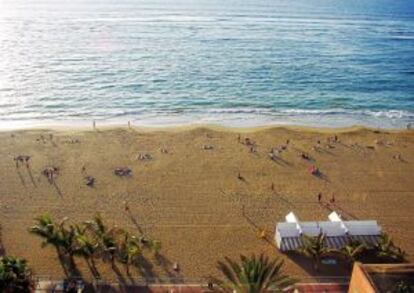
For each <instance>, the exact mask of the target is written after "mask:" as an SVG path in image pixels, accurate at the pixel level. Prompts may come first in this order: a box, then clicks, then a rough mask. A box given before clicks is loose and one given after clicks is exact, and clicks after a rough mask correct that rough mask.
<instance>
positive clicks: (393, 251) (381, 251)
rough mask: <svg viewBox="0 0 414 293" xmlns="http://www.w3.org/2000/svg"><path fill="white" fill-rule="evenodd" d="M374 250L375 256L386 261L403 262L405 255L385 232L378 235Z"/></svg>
mask: <svg viewBox="0 0 414 293" xmlns="http://www.w3.org/2000/svg"><path fill="white" fill-rule="evenodd" d="M374 250H375V253H376V255H377V257H379V258H380V259H384V260H386V261H393V262H404V261H405V260H406V257H407V253H406V252H405V251H404V250H402V249H401V248H400V247H398V246H396V245H395V244H394V242H393V241H392V239H391V237H390V236H389V235H388V234H386V233H382V234H381V235H380V237H379V241H378V243H377V245H376V246H375V247H374Z"/></svg>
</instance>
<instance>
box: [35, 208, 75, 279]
mask: <svg viewBox="0 0 414 293" xmlns="http://www.w3.org/2000/svg"><path fill="white" fill-rule="evenodd" d="M35 220H36V221H37V224H36V225H34V226H32V227H31V228H30V229H29V231H30V232H31V233H33V234H35V235H37V236H39V237H41V238H43V242H42V247H45V246H47V245H49V244H51V245H53V246H54V247H55V249H56V252H57V254H58V257H59V260H60V262H61V264H62V267H63V269H64V271H65V273H66V274H68V273H70V274H73V275H78V271H77V270H76V266H75V262H74V259H73V255H74V240H75V234H76V233H75V227H74V226H73V225H70V226H69V227H68V228H67V227H66V225H65V223H66V220H67V218H64V219H63V220H62V221H61V222H60V223H59V224H56V223H55V222H54V221H53V220H52V218H51V217H50V215H49V214H43V215H40V216H39V217H37V218H35Z"/></svg>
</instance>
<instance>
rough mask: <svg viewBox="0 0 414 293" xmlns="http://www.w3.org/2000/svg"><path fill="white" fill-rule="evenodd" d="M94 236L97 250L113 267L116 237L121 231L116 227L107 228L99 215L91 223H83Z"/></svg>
mask: <svg viewBox="0 0 414 293" xmlns="http://www.w3.org/2000/svg"><path fill="white" fill-rule="evenodd" d="M85 224H86V227H88V228H89V229H90V230H91V231H92V232H93V233H94V235H95V238H96V239H95V240H96V241H97V243H98V244H99V248H100V249H101V250H102V252H103V253H104V254H106V255H107V256H108V257H109V260H110V262H111V265H112V267H114V266H115V254H116V251H117V236H118V235H119V234H121V233H123V231H122V230H121V229H118V228H116V227H113V228H108V227H107V226H106V225H105V224H104V222H103V220H102V217H101V215H100V214H97V215H96V216H95V217H94V219H93V220H92V221H88V222H86V223H85Z"/></svg>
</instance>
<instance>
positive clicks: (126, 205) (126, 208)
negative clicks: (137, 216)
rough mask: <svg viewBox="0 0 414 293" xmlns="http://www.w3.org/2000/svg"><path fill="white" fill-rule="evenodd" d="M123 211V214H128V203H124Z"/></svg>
mask: <svg viewBox="0 0 414 293" xmlns="http://www.w3.org/2000/svg"><path fill="white" fill-rule="evenodd" d="M124 209H125V212H127V213H128V212H129V205H128V203H127V201H124Z"/></svg>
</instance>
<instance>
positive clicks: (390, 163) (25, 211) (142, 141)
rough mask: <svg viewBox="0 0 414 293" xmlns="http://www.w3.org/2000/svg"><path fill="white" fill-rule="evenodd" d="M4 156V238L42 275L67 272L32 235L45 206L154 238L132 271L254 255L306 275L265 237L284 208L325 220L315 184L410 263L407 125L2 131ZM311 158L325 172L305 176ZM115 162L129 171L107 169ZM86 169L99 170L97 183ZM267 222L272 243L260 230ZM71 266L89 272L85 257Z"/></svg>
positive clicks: (411, 150)
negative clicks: (157, 249) (54, 171)
mask: <svg viewBox="0 0 414 293" xmlns="http://www.w3.org/2000/svg"><path fill="white" fill-rule="evenodd" d="M239 135H240V137H239ZM335 135H336V136H337V138H338V141H336V142H335V141H333V137H334V136H335ZM246 138H248V140H246ZM328 138H330V141H329V142H328ZM239 140H240V141H239ZM318 141H320V143H318ZM249 144H252V145H249ZM272 148H273V149H274V150H275V152H276V153H277V158H276V159H275V160H272V159H271V158H270V156H269V152H270V151H271V149H272ZM276 150H280V153H279V152H277V151H276ZM0 153H1V156H0V171H1V174H2V176H0V224H1V242H2V245H3V247H4V250H5V251H6V252H7V254H12V255H18V256H20V257H24V258H27V260H28V261H29V263H30V265H31V266H32V267H33V269H34V271H35V273H36V274H37V275H40V276H49V277H51V278H60V277H63V271H62V269H61V266H60V264H59V262H58V259H57V257H56V253H55V250H54V249H53V247H46V248H41V245H40V244H41V240H40V239H39V238H38V237H36V236H34V235H31V234H30V233H29V232H28V228H29V227H30V226H31V225H33V223H34V221H33V218H34V217H36V216H38V215H39V214H41V213H44V212H48V213H50V214H51V215H52V216H53V217H54V218H55V219H56V220H61V219H63V218H64V217H69V222H82V221H85V220H88V219H90V218H92V217H93V216H94V214H95V213H97V212H100V213H101V214H102V216H103V218H104V219H105V220H106V222H107V223H108V224H110V225H112V224H114V225H118V226H119V227H124V228H126V229H128V230H129V231H130V232H132V233H137V234H139V230H142V231H143V232H144V233H145V234H146V235H149V236H151V237H153V238H155V239H159V240H160V241H161V243H162V250H161V256H162V257H161V258H157V259H154V257H153V256H151V255H147V256H146V257H145V261H146V262H145V263H144V265H143V267H142V268H141V269H137V268H134V269H133V270H132V272H133V275H134V276H137V277H138V276H142V277H146V278H148V279H150V280H155V279H157V278H158V279H163V278H167V277H174V278H176V279H180V278H182V279H184V280H189V281H192V280H195V281H196V280H199V279H204V278H206V277H208V276H209V275H214V274H216V273H217V271H216V268H215V264H216V262H217V261H218V260H220V259H222V258H223V257H224V256H230V257H237V256H238V255H239V254H241V253H244V254H250V253H261V252H264V253H266V254H268V255H271V256H281V257H283V258H285V260H286V270H287V272H288V273H290V274H292V275H296V276H300V277H307V276H309V272H308V270H307V268H306V267H304V266H303V265H301V264H298V263H297V262H295V261H294V260H292V259H290V258H289V257H286V256H284V255H282V254H281V253H279V252H278V250H277V249H276V248H275V246H274V241H273V234H274V229H275V225H276V223H277V222H278V221H284V217H285V215H286V214H287V213H288V212H290V211H294V212H295V213H296V215H297V216H298V217H299V218H300V219H301V220H326V219H327V216H328V214H329V213H330V209H329V208H327V207H326V206H325V205H321V204H319V203H318V200H317V194H318V193H319V192H321V193H322V201H323V202H329V200H330V199H331V197H332V194H334V197H335V204H331V208H332V209H333V210H336V211H338V212H339V213H341V214H342V216H343V217H344V219H373V220H377V221H378V222H379V224H380V225H381V226H382V227H383V229H384V231H386V232H387V233H389V234H390V235H391V236H392V237H393V239H394V240H395V242H396V244H398V245H399V246H401V247H402V248H403V249H404V250H406V251H407V253H408V254H409V258H410V259H411V260H413V258H412V257H413V255H414V226H413V219H414V217H413V213H412V212H413V210H414V201H413V196H414V181H413V178H414V177H413V174H414V131H409V130H401V131H391V130H373V129H365V128H349V129H310V128H299V127H296V128H295V127H292V128H284V127H274V128H257V129H226V128H219V127H190V128H187V127H182V128H170V129H128V128H127V127H123V128H108V129H99V127H98V129H97V130H91V129H89V130H86V129H72V130H67V129H66V130H64V129H55V130H50V129H49V130H44V129H32V130H18V131H3V132H1V133H0ZM302 153H305V154H306V155H308V156H309V160H307V159H304V158H302V156H301V154H302ZM18 155H28V156H30V157H31V159H30V165H29V167H28V168H27V167H26V166H24V165H23V166H20V167H19V168H16V165H15V161H14V160H13V158H14V157H16V156H18ZM140 155H141V156H140ZM312 165H314V166H316V167H318V168H319V169H320V171H321V173H322V175H323V176H322V177H316V176H313V175H311V174H310V173H309V168H310V167H311V166H312ZM47 167H57V168H58V169H59V175H58V176H57V178H56V184H55V185H51V184H49V182H48V180H47V178H46V177H45V176H44V175H43V174H42V171H43V170H44V169H45V168H47ZM118 167H128V168H130V169H131V170H132V175H131V176H129V177H119V176H116V175H114V169H116V168H118ZM239 175H240V176H239ZM86 176H92V177H94V178H95V182H94V186H93V187H90V186H87V185H86V183H85V177H86ZM239 177H241V178H239ZM124 202H127V204H128V206H129V208H130V213H126V212H125V209H124V206H125V203H124ZM263 229H265V230H266V231H267V234H268V239H269V240H270V241H269V242H267V241H264V240H262V239H260V238H259V237H258V234H259V233H260V231H261V230H263ZM175 262H178V263H179V265H180V272H179V273H176V272H174V271H173V270H172V264H173V263H175ZM77 264H78V266H79V269H80V270H81V272H82V273H83V274H84V276H85V277H86V278H89V277H90V276H91V274H90V272H89V270H88V269H87V266H86V265H85V263H84V261H83V260H82V259H80V258H79V259H77ZM121 269H122V266H121ZM98 270H99V271H100V273H101V275H102V278H103V279H108V280H116V279H117V278H118V277H119V276H117V275H116V274H115V273H114V272H113V271H112V270H111V269H110V266H109V265H108V264H104V263H101V262H99V261H98ZM321 274H329V272H328V271H326V270H325V271H322V272H321Z"/></svg>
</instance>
